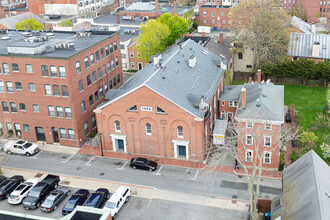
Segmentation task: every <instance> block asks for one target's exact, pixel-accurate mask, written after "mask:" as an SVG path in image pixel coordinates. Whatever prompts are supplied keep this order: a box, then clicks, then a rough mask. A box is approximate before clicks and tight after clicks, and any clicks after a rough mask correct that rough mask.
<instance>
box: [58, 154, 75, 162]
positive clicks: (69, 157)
mask: <svg viewBox="0 0 330 220" xmlns="http://www.w3.org/2000/svg"><path fill="white" fill-rule="evenodd" d="M74 155H76V154H72V155H71V157H69V158H68V159H66V160H62V161H61V162H62V163H66V162H68V161H69V160H70V159H71V158H72V157H73V156H74Z"/></svg>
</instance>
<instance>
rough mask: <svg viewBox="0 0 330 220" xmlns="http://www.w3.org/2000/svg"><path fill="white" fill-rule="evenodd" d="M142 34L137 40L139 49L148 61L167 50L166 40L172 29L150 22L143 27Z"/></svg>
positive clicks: (153, 21) (156, 22)
mask: <svg viewBox="0 0 330 220" xmlns="http://www.w3.org/2000/svg"><path fill="white" fill-rule="evenodd" d="M141 31H142V34H140V35H139V37H138V38H137V42H138V44H139V45H138V46H137V49H138V51H139V52H140V54H141V57H143V58H144V59H145V60H146V61H148V60H149V58H150V57H151V56H152V55H154V54H157V53H161V52H163V51H164V50H165V49H166V39H167V38H168V36H169V35H170V33H171V31H170V29H169V28H168V27H167V26H166V25H164V24H162V23H160V22H158V21H155V20H149V21H148V22H147V23H146V24H145V25H141Z"/></svg>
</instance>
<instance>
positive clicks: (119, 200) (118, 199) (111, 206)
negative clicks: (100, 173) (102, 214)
mask: <svg viewBox="0 0 330 220" xmlns="http://www.w3.org/2000/svg"><path fill="white" fill-rule="evenodd" d="M130 195H131V190H130V189H129V188H128V187H126V186H120V187H119V188H118V189H117V190H116V192H115V193H114V194H112V196H111V197H110V199H109V200H108V202H107V203H106V204H105V206H104V208H103V209H108V210H111V216H112V219H115V218H116V215H117V213H118V212H119V210H120V208H121V207H122V206H123V205H124V203H126V202H128V197H129V196H130Z"/></svg>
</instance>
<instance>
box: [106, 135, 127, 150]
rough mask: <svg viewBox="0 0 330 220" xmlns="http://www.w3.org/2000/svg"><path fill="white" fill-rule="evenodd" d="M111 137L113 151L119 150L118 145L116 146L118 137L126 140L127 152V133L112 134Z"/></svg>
mask: <svg viewBox="0 0 330 220" xmlns="http://www.w3.org/2000/svg"><path fill="white" fill-rule="evenodd" d="M110 137H111V139H112V148H113V151H115V152H117V151H118V149H117V146H116V139H121V140H123V141H124V152H125V153H126V152H127V148H126V135H121V134H110Z"/></svg>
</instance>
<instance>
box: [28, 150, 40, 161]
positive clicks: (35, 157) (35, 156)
mask: <svg viewBox="0 0 330 220" xmlns="http://www.w3.org/2000/svg"><path fill="white" fill-rule="evenodd" d="M41 152H42V151H39V153H37V154H36V155H34V157H30V158H32V159H38V158H37V156H38V155H40V154H41Z"/></svg>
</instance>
